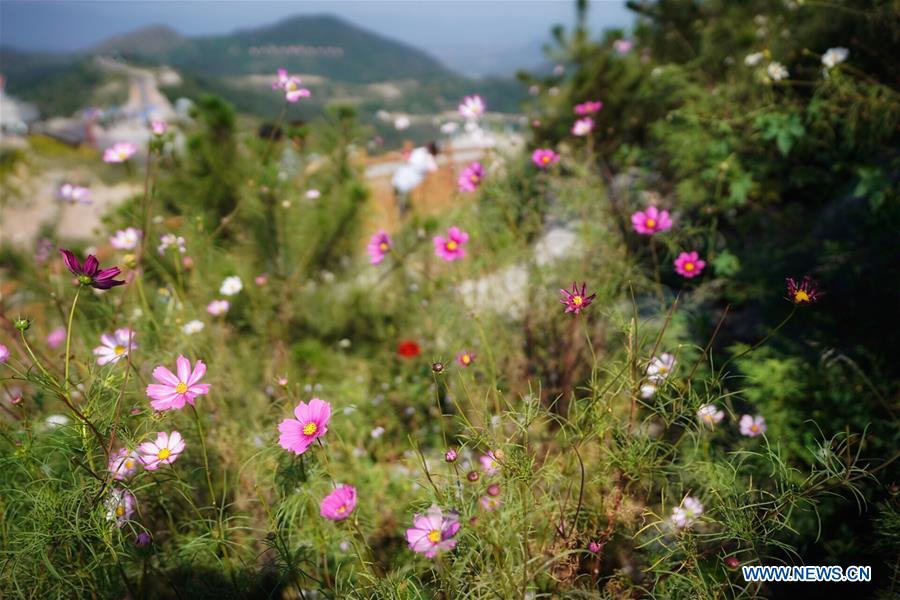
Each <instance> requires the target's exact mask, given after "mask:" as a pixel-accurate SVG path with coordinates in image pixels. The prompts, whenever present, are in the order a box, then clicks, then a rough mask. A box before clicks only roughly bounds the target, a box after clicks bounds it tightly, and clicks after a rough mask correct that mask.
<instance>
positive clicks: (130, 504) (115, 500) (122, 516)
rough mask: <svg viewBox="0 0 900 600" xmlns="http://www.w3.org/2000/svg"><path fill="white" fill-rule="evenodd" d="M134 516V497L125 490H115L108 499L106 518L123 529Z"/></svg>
mask: <svg viewBox="0 0 900 600" xmlns="http://www.w3.org/2000/svg"><path fill="white" fill-rule="evenodd" d="M133 514H134V496H133V495H132V493H131V492H129V491H128V490H126V489H123V488H113V489H112V490H111V491H110V492H109V496H108V497H107V498H106V518H107V520H109V521H115V523H116V527H118V528H120V529H121V528H122V527H123V526H124V525H125V523H126V522H127V521H128V519H130V518H131V515H133Z"/></svg>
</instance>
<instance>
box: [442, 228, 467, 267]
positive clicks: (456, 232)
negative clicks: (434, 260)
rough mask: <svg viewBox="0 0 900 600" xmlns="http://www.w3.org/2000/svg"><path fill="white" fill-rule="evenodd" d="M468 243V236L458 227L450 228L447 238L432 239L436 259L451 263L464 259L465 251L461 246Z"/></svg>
mask: <svg viewBox="0 0 900 600" xmlns="http://www.w3.org/2000/svg"><path fill="white" fill-rule="evenodd" d="M468 241H469V234H468V233H466V232H465V231H463V230H462V229H460V228H459V227H451V228H450V229H448V230H447V237H446V238H445V237H444V236H442V235H437V236H435V237H434V253H435V255H436V256H437V257H438V258H442V259H444V260H446V261H447V262H453V261H454V260H459V259H460V258H465V256H466V250H465V248H463V244H465V243H466V242H468Z"/></svg>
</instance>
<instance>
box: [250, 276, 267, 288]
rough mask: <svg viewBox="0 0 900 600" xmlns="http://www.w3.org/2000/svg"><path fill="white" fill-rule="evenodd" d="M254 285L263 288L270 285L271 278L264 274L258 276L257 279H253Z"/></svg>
mask: <svg viewBox="0 0 900 600" xmlns="http://www.w3.org/2000/svg"><path fill="white" fill-rule="evenodd" d="M253 283H255V284H256V285H258V286H259V287H262V286H264V285H266V284H267V283H269V276H268V275H266V274H265V273H263V274H262V275H257V276H256V277H254V278H253Z"/></svg>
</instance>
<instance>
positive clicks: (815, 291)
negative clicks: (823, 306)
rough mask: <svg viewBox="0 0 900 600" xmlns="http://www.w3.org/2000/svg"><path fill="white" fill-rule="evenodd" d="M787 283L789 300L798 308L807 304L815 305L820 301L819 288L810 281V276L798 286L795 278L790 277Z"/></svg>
mask: <svg viewBox="0 0 900 600" xmlns="http://www.w3.org/2000/svg"><path fill="white" fill-rule="evenodd" d="M785 281H787V299H788V300H790V301H791V302H793V303H794V304H796V305H798V306H802V305H806V304H815V303H816V302H818V301H819V296H820V295H821V294H820V293H819V286H818V285H817V284H816V282H814V281H813V280H812V279H810V277H809V275H807V276H805V277H804V278H803V279H802V280H801V281H800V283H799V284H798V283H797V282H796V281H794V279H793V278H791V277H788V278H787V279H785Z"/></svg>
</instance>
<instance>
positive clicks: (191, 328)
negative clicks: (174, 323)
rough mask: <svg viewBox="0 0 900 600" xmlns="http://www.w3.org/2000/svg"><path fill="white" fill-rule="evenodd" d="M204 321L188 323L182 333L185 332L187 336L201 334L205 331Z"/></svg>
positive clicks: (195, 320)
mask: <svg viewBox="0 0 900 600" xmlns="http://www.w3.org/2000/svg"><path fill="white" fill-rule="evenodd" d="M203 327H204V325H203V321H198V320H197V319H194V320H193V321H188V322H187V323H185V324H184V325H183V326H182V327H181V331H183V332H184V333H185V334H187V335H194V334H195V333H200V332H201V331H203Z"/></svg>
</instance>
